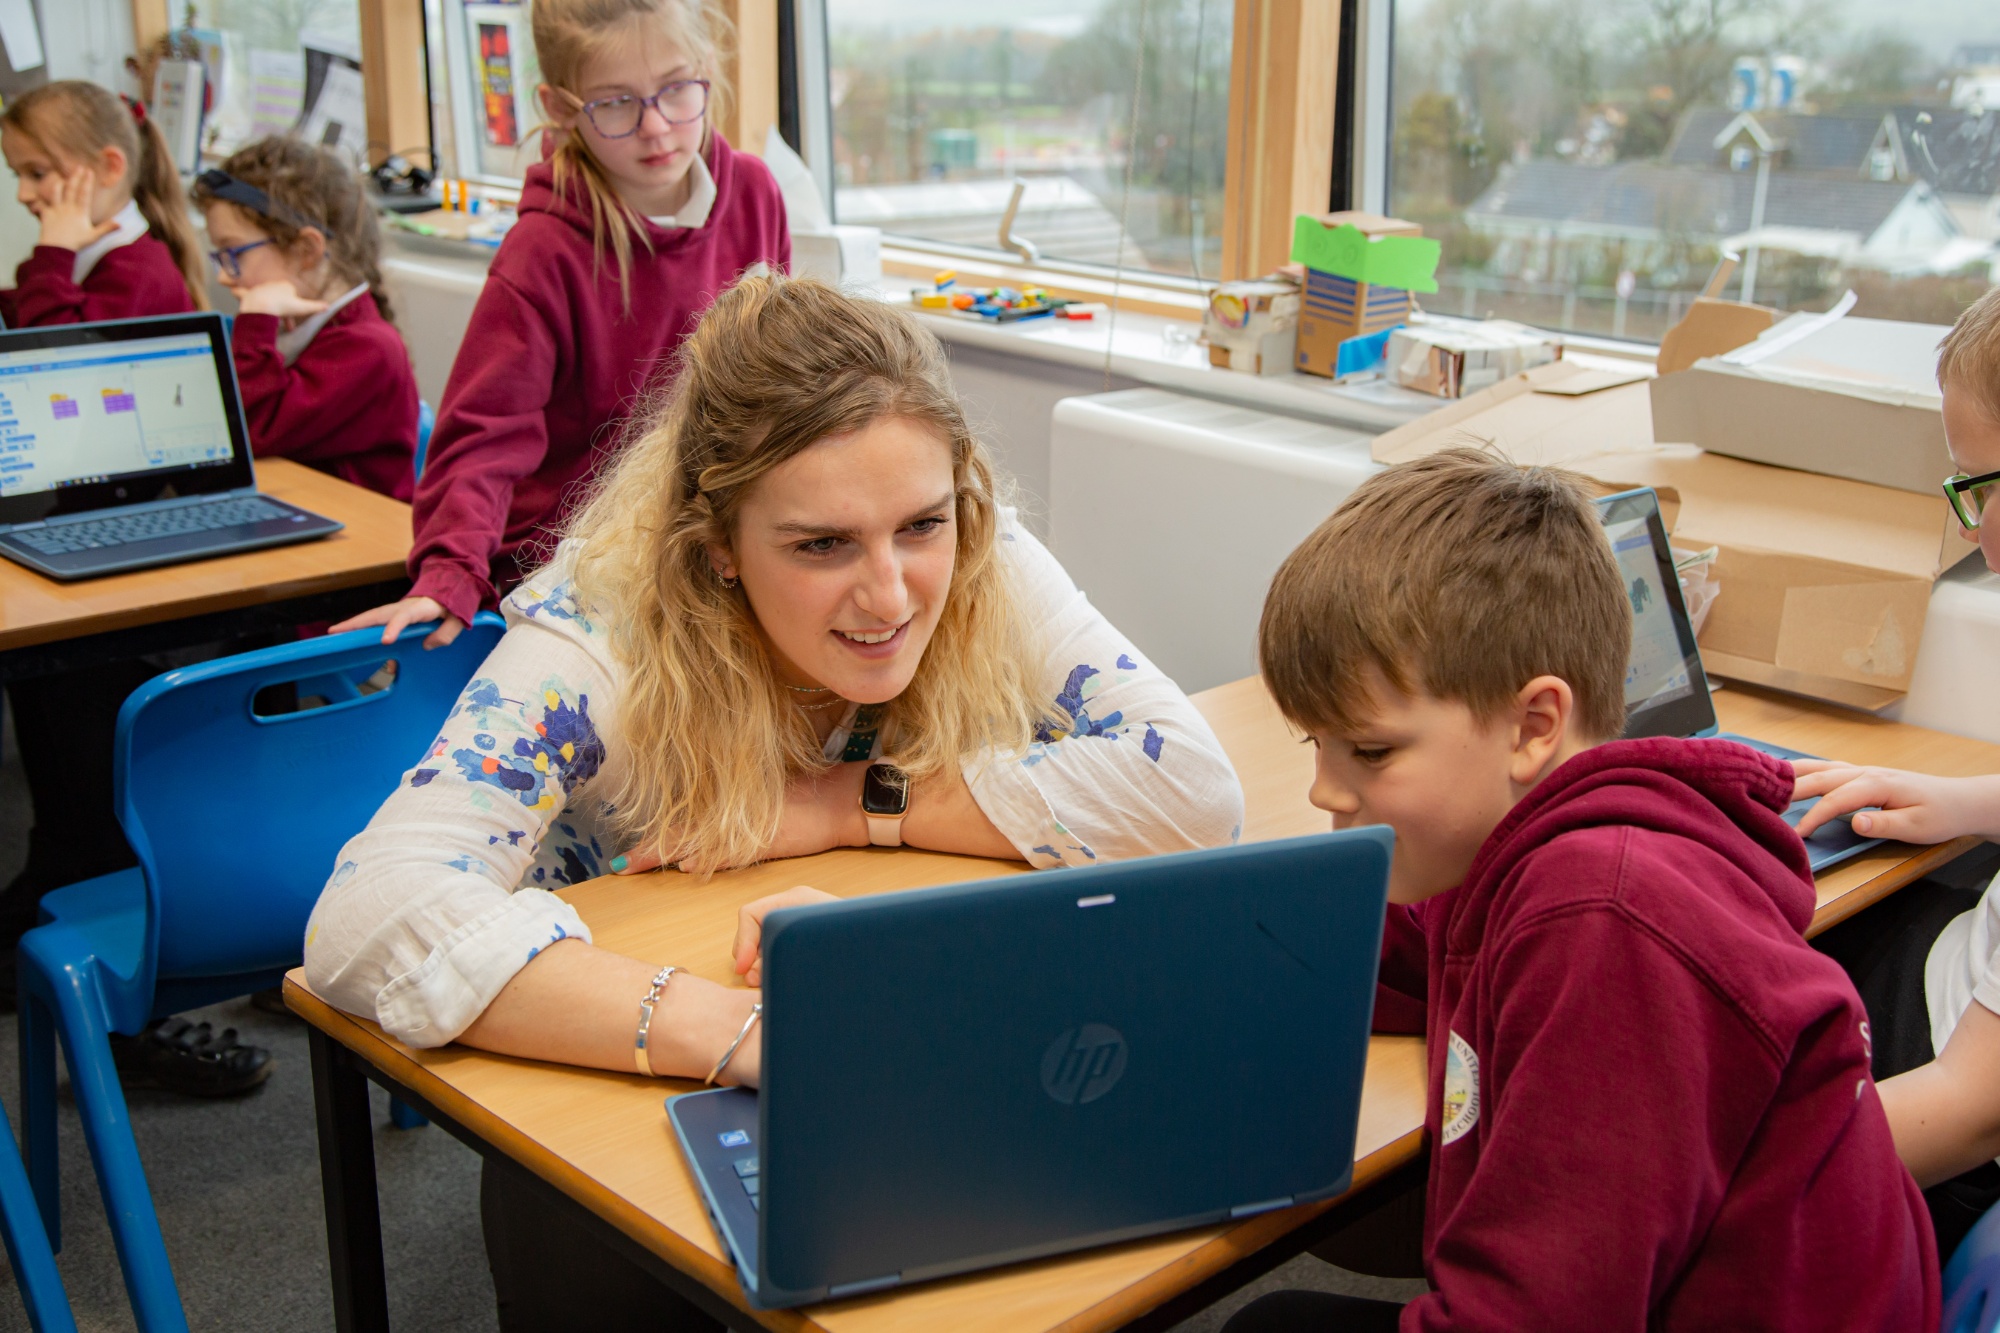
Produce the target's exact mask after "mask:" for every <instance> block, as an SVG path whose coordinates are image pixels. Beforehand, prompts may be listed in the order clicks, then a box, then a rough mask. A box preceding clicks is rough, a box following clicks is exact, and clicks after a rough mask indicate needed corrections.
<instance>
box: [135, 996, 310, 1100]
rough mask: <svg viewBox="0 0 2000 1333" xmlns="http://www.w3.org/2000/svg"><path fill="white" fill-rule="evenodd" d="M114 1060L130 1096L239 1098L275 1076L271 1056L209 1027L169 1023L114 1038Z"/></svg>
mask: <svg viewBox="0 0 2000 1333" xmlns="http://www.w3.org/2000/svg"><path fill="white" fill-rule="evenodd" d="M111 1058H112V1061H113V1062H114V1063H115V1064H117V1066H118V1078H119V1081H120V1082H121V1083H123V1084H124V1085H125V1088H126V1089H127V1090H128V1091H129V1090H131V1089H133V1088H158V1089H160V1090H161V1091H163V1092H177V1093H180V1094H181V1095H182V1096H184V1097H234V1096H237V1095H238V1094H241V1093H245V1092H248V1091H250V1089H252V1088H254V1087H256V1086H257V1085H258V1084H259V1083H262V1082H263V1081H264V1080H265V1079H267V1078H269V1077H270V1076H271V1053H270V1052H269V1051H267V1050H265V1049H264V1048H263V1047H261V1046H245V1045H244V1044H243V1043H241V1042H239V1041H238V1040H236V1029H235V1028H224V1029H222V1031H221V1032H220V1033H218V1032H216V1030H215V1028H214V1026H213V1025H212V1024H209V1023H190V1022H188V1021H187V1020H186V1019H185V1018H181V1017H179V1016H175V1017H171V1018H163V1019H161V1020H160V1021H159V1022H157V1023H155V1024H153V1026H151V1027H149V1028H147V1029H146V1030H145V1031H144V1032H141V1033H140V1034H139V1035H138V1036H136V1037H127V1036H124V1035H122V1034H120V1033H116V1032H114V1033H112V1034H111Z"/></svg>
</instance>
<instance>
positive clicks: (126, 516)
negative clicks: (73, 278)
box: [0, 311, 341, 582]
mask: <svg viewBox="0 0 2000 1333" xmlns="http://www.w3.org/2000/svg"><path fill="white" fill-rule="evenodd" d="M340 528H341V525H340V524H339V523H337V522H335V521H334V520H332V519H329V518H323V517H321V516H320V515H318V514H315V513H312V512H310V511H308V510H304V509H300V508H298V507H297V506H296V505H291V504H287V503H286V502H284V501H283V500H278V499H274V498H273V497H271V496H268V495H263V494H260V493H259V492H258V490H257V481H256V476H255V471H254V468H253V466H252V463H251V459H250V434H249V431H248V429H247V427H246V426H245V424H244V421H243V401H242V397H241V395H240V394H239V393H238V391H237V387H236V369H235V365H234V363H233V361H232V360H231V359H230V351H229V340H228V335H227V332H226V329H225V326H224V323H223V318H222V316H221V315H219V314H216V313H214V312H213V311H210V312H205V313H202V314H195V315H169V316H165V317H163V318H159V319H123V320H111V321H107V322H105V323H100V324H71V325H63V326H59V327H55V328H44V329H19V330H11V331H5V332H0V556H5V557H6V558H7V559H9V560H12V561H14V562H15V563H16V564H20V565H25V566H27V567H28V568H29V569H32V570H35V571H36V572H38V573H41V574H45V575H47V576H48V577H50V578H52V579H59V580H62V581H65V582H67V581H70V580H74V579H87V578H95V577H97V576H99V575H103V574H116V573H123V572H125V571H128V570H135V569H146V568H150V567H152V566H154V565H167V564H179V563H181V562H184V561H188V560H201V559H205V558H207V557H209V556H215V555H227V554H232V553H234V552H237V551H250V550H256V549H258V548H260V547H267V546H283V545H289V544H291V543H293V542H300V541H309V540H311V539H313V538H315V537H324V536H326V535H328V534H329V533H334V532H338V531H340Z"/></svg>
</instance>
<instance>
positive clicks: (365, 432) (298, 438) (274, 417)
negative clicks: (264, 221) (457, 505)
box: [230, 292, 417, 500]
mask: <svg viewBox="0 0 2000 1333" xmlns="http://www.w3.org/2000/svg"><path fill="white" fill-rule="evenodd" d="M278 323H279V321H278V317H277V316H276V315H238V316H237V317H236V328H235V332H234V333H233V335H232V336H231V339H230V341H231V345H232V348H233V351H234V354H235V358H236V383H237V384H238V386H240V387H241V388H242V390H243V413H244V416H245V418H246V419H247V420H248V422H249V425H250V447H251V450H252V452H254V453H255V454H256V455H257V457H259V458H294V459H297V460H298V461H299V462H301V463H304V464H306V465H307V466H308V467H316V468H318V469H319V470H320V471H322V472H328V473H331V474H333V475H334V476H336V477H339V478H340V479H341V480H343V481H351V482H353V483H354V484H355V485H356V486H366V487H367V488H368V489H369V490H371V491H379V492H380V493H381V494H383V495H386V496H389V497H391V498H392V499H397V500H407V499H409V498H410V488H411V486H412V484H413V474H412V471H411V461H412V459H413V458H414V457H415V455H416V451H417V377H416V373H415V372H414V371H412V370H411V369H410V354H409V352H408V351H406V350H405V349H404V347H403V340H402V338H401V337H400V336H399V335H398V334H397V333H396V328H395V326H394V325H393V324H391V323H389V321H388V320H386V319H384V318H382V311H381V309H380V308H379V307H378V306H377V305H376V304H375V298H374V296H372V295H371V294H369V293H367V292H363V293H362V294H361V295H359V296H357V297H355V298H354V299H353V300H352V301H349V302H348V303H347V304H346V305H344V306H342V307H341V308H340V309H338V310H336V311H334V313H333V318H332V319H329V320H328V321H327V322H326V323H325V324H324V325H322V326H321V328H320V331H319V332H318V333H316V334H314V335H313V340H312V341H311V342H309V343H307V344H306V347H305V350H304V351H302V352H300V353H299V359H298V360H296V361H294V362H293V363H292V364H291V365H289V366H288V365H286V364H285V358H284V355H283V353H281V352H279V350H278Z"/></svg>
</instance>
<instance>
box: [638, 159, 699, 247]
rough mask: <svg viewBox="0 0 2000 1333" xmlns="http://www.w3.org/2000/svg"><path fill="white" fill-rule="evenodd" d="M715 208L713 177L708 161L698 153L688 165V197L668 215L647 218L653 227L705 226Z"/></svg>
mask: <svg viewBox="0 0 2000 1333" xmlns="http://www.w3.org/2000/svg"><path fill="white" fill-rule="evenodd" d="M714 209H715V177H714V176H713V175H711V174H710V173H709V170H708V163H706V162H704V161H702V157H701V154H700V153H696V154H695V155H694V161H693V162H692V163H690V164H689V166H688V197H687V202H686V203H684V204H682V205H681V206H680V207H679V208H678V209H676V210H675V211H674V212H673V213H672V214H671V215H670V216H667V217H660V218H647V219H646V221H648V222H650V223H652V224H653V225H654V226H655V227H668V228H673V227H687V228H690V229H692V228H695V227H701V226H706V225H707V223H708V215H709V214H710V213H711V212H713V211H714Z"/></svg>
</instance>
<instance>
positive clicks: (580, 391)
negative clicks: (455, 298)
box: [410, 134, 792, 620]
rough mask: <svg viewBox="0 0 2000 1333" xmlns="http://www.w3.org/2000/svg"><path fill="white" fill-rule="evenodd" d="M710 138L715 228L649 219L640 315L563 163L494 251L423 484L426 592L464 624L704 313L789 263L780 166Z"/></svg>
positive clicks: (604, 450)
mask: <svg viewBox="0 0 2000 1333" xmlns="http://www.w3.org/2000/svg"><path fill="white" fill-rule="evenodd" d="M711 145H712V146H711V150H710V152H709V157H708V165H709V171H710V173H711V174H712V175H713V176H714V177H715V207H714V209H713V210H712V211H711V212H710V213H709V215H708V221H707V223H706V224H704V225H703V226H700V227H688V228H674V229H663V228H659V227H654V226H652V225H651V224H647V226H646V234H647V236H648V238H649V239H650V240H651V241H652V251H651V253H650V254H649V253H648V252H647V250H646V247H645V246H643V245H640V244H638V243H637V242H636V240H635V243H634V244H633V247H632V271H631V292H632V301H631V306H630V313H627V312H626V307H625V305H624V302H623V300H622V299H621V297H620V295H619V290H618V266H617V261H616V260H615V259H614V258H613V257H612V255H611V253H610V249H609V247H608V246H607V247H606V249H605V254H604V258H603V261H602V263H601V264H600V263H598V262H597V261H596V259H595V257H594V256H593V254H592V248H591V242H590V220H589V214H588V212H587V211H586V210H585V208H583V207H580V206H579V204H578V202H577V200H576V198H575V197H569V198H558V197H557V196H556V193H555V190H554V178H553V175H552V173H551V171H550V168H549V164H548V163H546V162H543V163H538V164H536V165H535V166H532V167H530V168H528V176H527V181H526V183H525V184H524V185H523V187H522V191H521V220H520V221H519V222H518V223H516V224H515V226H514V229H513V230H512V231H510V232H508V233H507V239H506V240H504V241H502V242H501V243H500V250H499V253H498V254H496V255H494V257H493V267H492V270H491V273H490V274H489V276H488V277H487V279H486V287H485V290H484V291H482V292H481V293H480V296H479V303H478V304H477V305H476V306H475V307H474V308H473V311H472V322H471V325H470V326H469V327H468V328H467V329H466V331H465V341H464V342H463V343H462V344H461V345H460V347H459V349H458V359H457V360H456V361H454V362H453V363H452V367H451V379H450V381H449V382H448V383H447V384H446V385H445V391H444V402H443V403H442V404H441V405H440V406H439V409H438V420H437V429H436V430H435V432H434V433H433V434H432V436H431V444H430V450H429V453H428V455H427V457H426V459H425V463H424V475H423V477H422V479H421V480H420V481H419V482H418V484H417V491H416V500H415V515H414V518H415V524H416V542H415V545H414V546H413V547H412V549H411V551H410V577H411V579H412V580H414V586H413V587H412V588H411V590H410V591H411V595H412V596H416V597H430V598H433V599H435V600H436V601H437V603H438V604H439V605H440V606H442V607H444V608H445V610H447V611H449V612H450V613H451V614H452V615H455V616H457V617H458V618H459V619H460V620H470V619H472V616H473V613H474V612H476V611H477V610H478V609H479V608H480V606H481V605H488V606H490V605H492V604H493V603H494V600H495V597H496V586H510V585H512V584H513V583H514V582H515V581H517V580H518V579H519V578H520V576H521V574H522V573H523V572H524V566H526V565H531V564H532V563H533V561H534V559H535V553H534V549H533V547H532V545H530V544H531V543H535V542H536V541H537V539H544V540H545V539H548V538H549V537H550V536H551V534H552V532H553V530H554V529H555V527H556V526H557V525H558V524H559V522H560V521H561V519H562V516H563V512H564V509H565V507H566V506H567V505H568V504H571V503H573V502H574V501H575V499H576V496H577V493H578V492H579V491H580V490H581V489H582V488H581V487H579V486H577V485H576V483H578V482H581V481H584V480H586V479H587V478H588V477H589V475H590V474H591V471H592V469H593V467H594V466H595V465H596V464H597V463H598V462H599V461H600V460H602V459H603V458H605V457H607V456H608V455H609V453H610V451H611V450H612V449H613V448H614V447H615V446H616V445H617V443H618V429H619V426H620V424H621V423H622V420H623V418H624V417H625V416H626V415H627V413H629V412H630V411H631V410H632V408H633V407H634V406H635V405H637V404H638V402H639V401H640V399H641V396H642V394H643V393H644V391H645V389H646V387H647V383H648V381H649V380H650V379H651V378H652V376H653V373H654V371H655V370H656V369H658V368H659V367H660V365H661V364H662V363H663V362H664V361H665V360H666V359H667V358H668V357H670V356H671V355H672V354H673V352H674V350H675V349H676V348H677V347H679V346H680V343H681V340H682V339H683V338H685V337H687V335H688V334H689V333H690V332H691V331H692V330H693V328H694V325H695V321H696V319H697V318H698V317H699V316H700V314H701V312H702V311H704V310H706V309H707V308H708V307H709V305H710V303H711V302H713V301H714V300H715V298H716V296H717V295H718V294H720V293H721V292H722V291H723V289H724V288H726V287H728V286H729V284H731V283H732V282H734V281H735V280H736V279H737V277H738V276H739V275H741V274H742V272H743V271H744V270H745V269H747V268H749V267H751V266H752V265H753V264H757V263H759V262H762V263H765V264H768V265H770V266H771V267H772V268H775V269H784V268H785V267H787V266H788V265H789V264H790V262H791V257H792V242H791V236H790V234H789V233H788V232H787V231H786V229H785V205H784V200H783V199H782V198H781V197H780V196H779V194H778V185H777V182H776V181H775V180H773V179H772V177H771V173H770V171H769V169H768V168H766V167H765V166H764V164H763V163H762V162H759V161H758V160H757V159H756V158H754V157H748V156H745V155H744V154H742V153H738V152H736V151H734V150H732V149H731V148H730V146H729V145H728V144H727V143H726V142H725V141H724V140H723V138H722V136H721V135H720V134H716V135H712V136H711ZM524 546H529V547H530V549H529V550H528V551H526V552H523V550H522V548H523V547H524Z"/></svg>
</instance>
